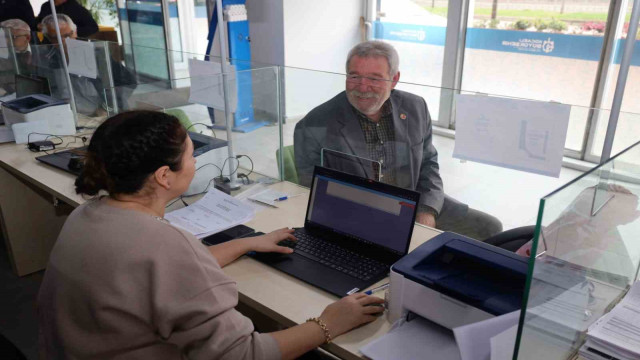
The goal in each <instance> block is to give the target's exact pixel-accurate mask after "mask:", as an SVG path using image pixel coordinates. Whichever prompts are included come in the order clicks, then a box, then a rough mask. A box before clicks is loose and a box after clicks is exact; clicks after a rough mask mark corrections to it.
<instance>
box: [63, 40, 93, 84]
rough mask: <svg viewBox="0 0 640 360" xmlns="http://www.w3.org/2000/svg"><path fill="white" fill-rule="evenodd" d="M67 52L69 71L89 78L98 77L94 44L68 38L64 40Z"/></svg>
mask: <svg viewBox="0 0 640 360" xmlns="http://www.w3.org/2000/svg"><path fill="white" fill-rule="evenodd" d="M66 46H67V52H68V54H69V66H68V69H69V73H70V74H75V75H80V76H86V77H88V78H91V79H95V78H97V77H98V64H97V63H96V52H95V46H94V44H93V43H92V42H89V41H81V40H76V39H71V38H68V39H67V40H66Z"/></svg>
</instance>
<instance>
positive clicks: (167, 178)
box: [153, 165, 171, 190]
mask: <svg viewBox="0 0 640 360" xmlns="http://www.w3.org/2000/svg"><path fill="white" fill-rule="evenodd" d="M153 178H154V180H155V181H156V183H157V184H158V185H159V186H161V187H162V188H164V189H165V190H169V189H170V188H171V169H169V167H168V166H166V165H165V166H161V167H159V168H158V170H156V171H155V172H154V173H153Z"/></svg>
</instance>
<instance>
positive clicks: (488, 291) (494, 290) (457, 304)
mask: <svg viewBox="0 0 640 360" xmlns="http://www.w3.org/2000/svg"><path fill="white" fill-rule="evenodd" d="M390 273H391V274H390V277H391V280H390V283H391V284H390V289H389V304H388V305H389V314H388V316H389V320H390V321H392V322H395V321H396V320H397V319H399V318H400V317H402V316H405V315H406V314H407V313H409V312H410V313H413V314H416V315H419V316H422V317H424V318H426V319H429V320H431V321H433V322H435V323H438V324H440V325H442V326H444V327H446V328H449V329H453V328H455V327H458V326H462V325H466V324H471V323H475V322H478V321H482V320H485V319H488V318H491V317H494V316H498V315H502V314H506V313H509V312H512V311H515V310H518V309H520V308H521V306H522V297H523V292H524V286H525V281H526V277H527V259H526V258H524V257H521V256H518V255H516V254H514V253H512V252H510V251H507V250H504V249H501V248H498V247H495V246H491V245H488V244H484V243H482V242H479V241H476V240H473V239H469V238H466V237H464V236H462V235H458V234H455V233H451V232H445V233H442V234H440V235H438V236H436V237H434V238H433V239H431V240H429V241H427V242H425V243H424V244H422V245H421V246H419V247H418V248H416V249H415V250H414V251H412V252H411V253H409V254H408V255H406V256H405V257H403V258H402V259H400V260H399V261H398V262H396V263H395V264H393V265H392V266H391V271H390Z"/></svg>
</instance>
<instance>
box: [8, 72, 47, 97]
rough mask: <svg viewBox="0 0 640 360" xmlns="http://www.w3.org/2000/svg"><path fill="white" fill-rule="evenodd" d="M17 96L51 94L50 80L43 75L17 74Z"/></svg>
mask: <svg viewBox="0 0 640 360" xmlns="http://www.w3.org/2000/svg"><path fill="white" fill-rule="evenodd" d="M15 80H16V97H18V98H20V97H23V96H27V95H34V94H44V95H51V91H50V89H49V80H48V79H47V78H45V77H42V76H25V75H19V74H16V78H15Z"/></svg>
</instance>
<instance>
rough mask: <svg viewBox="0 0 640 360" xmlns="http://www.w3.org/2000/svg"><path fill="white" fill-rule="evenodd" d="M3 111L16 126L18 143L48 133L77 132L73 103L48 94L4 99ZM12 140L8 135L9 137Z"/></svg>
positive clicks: (11, 124)
mask: <svg viewBox="0 0 640 360" xmlns="http://www.w3.org/2000/svg"><path fill="white" fill-rule="evenodd" d="M2 113H3V116H4V122H5V124H6V125H7V127H10V128H11V129H12V130H13V135H14V137H15V142H16V143H18V144H22V143H25V142H27V140H30V141H37V140H44V139H45V138H46V137H47V136H48V135H73V134H75V133H76V127H75V121H74V117H73V113H72V112H71V107H70V106H69V104H68V103H66V102H64V101H60V100H57V99H54V98H52V97H50V96H47V95H42V94H37V95H28V96H23V97H20V98H17V99H14V100H10V101H7V102H3V103H2ZM33 133H40V134H45V135H36V134H33ZM29 134H32V136H29ZM12 140H13V139H8V140H7V139H5V141H12Z"/></svg>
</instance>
